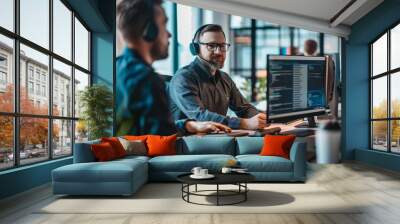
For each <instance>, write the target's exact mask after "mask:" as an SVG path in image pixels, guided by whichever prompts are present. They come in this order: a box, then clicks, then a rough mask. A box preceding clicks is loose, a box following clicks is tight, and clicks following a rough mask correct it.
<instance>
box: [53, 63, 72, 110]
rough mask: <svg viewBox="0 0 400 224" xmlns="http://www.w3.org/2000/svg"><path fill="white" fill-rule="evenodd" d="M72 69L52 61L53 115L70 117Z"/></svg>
mask: <svg viewBox="0 0 400 224" xmlns="http://www.w3.org/2000/svg"><path fill="white" fill-rule="evenodd" d="M71 73H72V69H71V66H69V65H66V64H64V63H62V62H60V61H58V60H56V59H54V60H53V115H56V116H62V117H72V75H71Z"/></svg>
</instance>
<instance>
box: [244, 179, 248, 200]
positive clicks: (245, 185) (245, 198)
mask: <svg viewBox="0 0 400 224" xmlns="http://www.w3.org/2000/svg"><path fill="white" fill-rule="evenodd" d="M244 188H245V189H244V190H245V192H244V201H247V192H248V190H247V183H244Z"/></svg>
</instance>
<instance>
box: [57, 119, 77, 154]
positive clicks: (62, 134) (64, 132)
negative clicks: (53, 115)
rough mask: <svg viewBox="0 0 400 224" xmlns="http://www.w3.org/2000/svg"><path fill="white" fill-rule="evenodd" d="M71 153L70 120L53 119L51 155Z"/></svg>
mask: <svg viewBox="0 0 400 224" xmlns="http://www.w3.org/2000/svg"><path fill="white" fill-rule="evenodd" d="M71 154H72V121H71V120H53V157H54V158H56V157H61V156H67V155H71Z"/></svg>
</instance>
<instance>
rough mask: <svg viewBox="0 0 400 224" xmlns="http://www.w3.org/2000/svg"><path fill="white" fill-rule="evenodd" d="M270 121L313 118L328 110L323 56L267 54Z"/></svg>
mask: <svg viewBox="0 0 400 224" xmlns="http://www.w3.org/2000/svg"><path fill="white" fill-rule="evenodd" d="M267 70H268V75H267V119H268V122H269V123H275V122H288V121H292V120H295V119H298V118H310V119H309V125H310V126H315V122H314V120H313V119H311V118H313V117H314V116H316V115H322V114H325V113H326V110H327V100H326V84H325V77H326V61H325V57H313V56H282V55H267Z"/></svg>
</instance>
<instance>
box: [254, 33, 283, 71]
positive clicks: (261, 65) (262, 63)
mask: <svg viewBox="0 0 400 224" xmlns="http://www.w3.org/2000/svg"><path fill="white" fill-rule="evenodd" d="M256 35H257V38H256V40H257V41H256V42H257V43H256V68H257V69H263V70H265V69H266V67H267V55H268V54H275V55H277V54H279V49H280V48H279V47H280V38H279V30H278V29H258V30H257V31H256ZM248 57H249V58H251V55H248Z"/></svg>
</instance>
